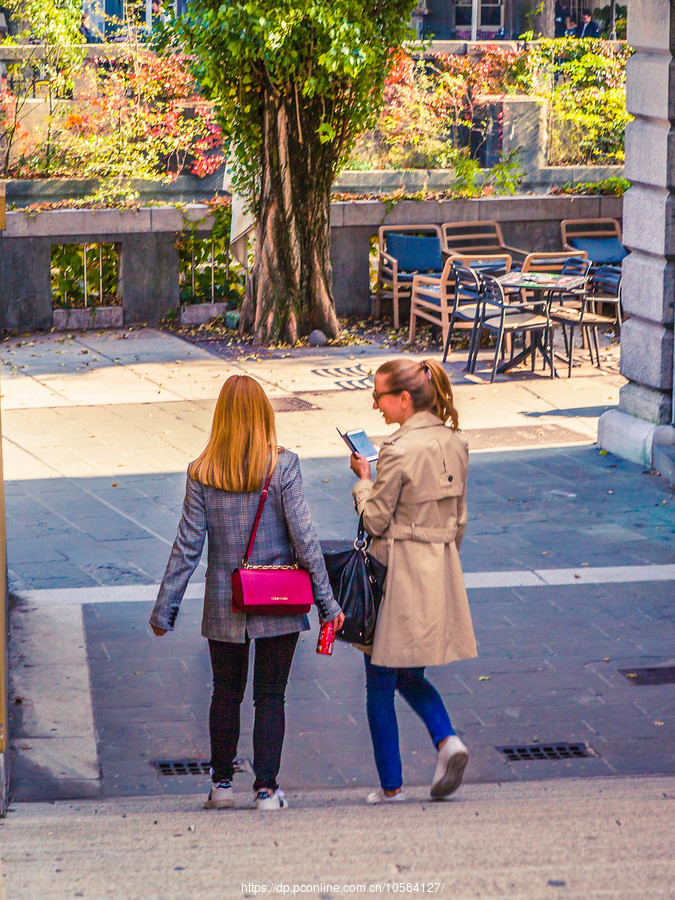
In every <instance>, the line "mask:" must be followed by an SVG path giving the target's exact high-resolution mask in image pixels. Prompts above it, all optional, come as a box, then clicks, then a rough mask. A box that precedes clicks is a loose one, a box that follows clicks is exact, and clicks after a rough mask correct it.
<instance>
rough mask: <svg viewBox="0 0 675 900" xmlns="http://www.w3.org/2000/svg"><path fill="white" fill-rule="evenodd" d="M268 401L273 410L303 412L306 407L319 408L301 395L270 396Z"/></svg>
mask: <svg viewBox="0 0 675 900" xmlns="http://www.w3.org/2000/svg"><path fill="white" fill-rule="evenodd" d="M270 403H271V404H272V409H273V410H274V412H278V413H284V412H303V411H305V410H308V409H321V407H320V406H315V405H314V404H313V403H309V402H308V401H307V400H303V399H302V398H301V397H270Z"/></svg>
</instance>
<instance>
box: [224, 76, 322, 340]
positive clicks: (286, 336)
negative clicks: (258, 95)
mask: <svg viewBox="0 0 675 900" xmlns="http://www.w3.org/2000/svg"><path fill="white" fill-rule="evenodd" d="M320 121H321V111H320V110H319V109H313V108H312V103H311V101H304V102H303V105H301V102H300V98H298V97H297V96H295V95H294V92H293V91H289V93H288V94H286V95H279V94H278V93H273V92H272V91H271V90H269V91H268V92H267V94H266V99H265V111H264V128H263V146H262V174H261V188H260V198H259V202H258V223H257V231H256V249H255V262H254V265H253V269H252V273H251V277H250V282H249V289H248V291H247V295H246V298H245V299H244V303H243V305H242V314H241V319H240V328H241V330H242V332H244V331H251V330H252V331H253V333H254V339H255V341H256V342H257V343H272V342H276V341H284V342H286V343H289V344H294V343H296V341H297V340H298V338H299V337H301V336H302V335H306V334H308V333H309V332H310V331H312V330H313V329H315V328H319V329H321V331H323V332H324V333H325V334H326V336H327V337H329V338H334V337H337V335H338V333H339V324H338V320H337V316H336V315H335V305H334V303H333V298H332V287H331V282H332V269H331V262H330V191H331V183H332V180H333V164H332V163H333V159H332V148H331V146H330V143H326V144H321V142H320V141H319V137H318V135H317V134H316V129H317V122H320Z"/></svg>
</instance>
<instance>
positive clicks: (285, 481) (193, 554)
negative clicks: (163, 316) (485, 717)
mask: <svg viewBox="0 0 675 900" xmlns="http://www.w3.org/2000/svg"><path fill="white" fill-rule="evenodd" d="M270 473H272V477H271V482H270V486H269V494H268V497H267V502H266V503H265V506H264V510H263V514H262V518H261V521H260V526H259V528H258V533H257V536H256V540H255V545H254V549H253V554H252V557H251V563H252V564H253V565H272V566H278V565H286V564H289V563H292V562H293V552H294V551H295V554H296V556H297V558H298V561H299V562H300V565H302V566H304V567H305V568H306V569H308V571H309V573H310V576H311V580H312V588H313V593H314V600H315V602H316V605H317V608H318V611H319V616H320V618H321V620H322V621H334V622H335V627H336V628H339V627H341V625H342V622H343V620H344V617H343V616H342V614H341V611H340V607H339V606H338V605H337V603H336V602H335V599H334V597H333V593H332V591H331V587H330V583H329V581H328V576H327V574H326V567H325V565H324V562H323V556H322V553H321V546H320V544H319V540H318V538H317V535H316V529H315V527H314V525H313V523H312V519H311V516H310V513H309V509H308V507H307V504H306V502H305V497H304V492H303V487H302V476H301V474H300V464H299V461H298V457H297V456H296V455H295V453H291V452H290V451H289V450H284V449H282V448H277V439H276V429H275V424H274V412H273V410H272V407H271V405H270V402H269V400H268V399H267V397H266V396H265V392H264V391H263V389H262V388H261V387H260V385H259V384H258V383H257V382H256V381H255V380H254V379H253V378H250V377H249V376H248V375H232V376H231V377H230V378H228V379H227V381H226V382H225V384H224V385H223V387H222V390H221V392H220V396H219V397H218V402H217V403H216V409H215V412H214V416H213V425H212V429H211V437H210V438H209V442H208V444H207V445H206V447H205V449H204V451H203V452H202V454H201V455H200V456H199V457H198V458H197V459H196V460H195V461H194V462H192V463H191V464H190V466H189V467H188V473H187V487H186V491H185V501H184V503H183V512H182V515H181V520H180V524H179V526H178V534H177V536H176V540H175V542H174V545H173V549H172V550H171V555H170V557H169V562H168V565H167V567H166V572H165V574H164V579H163V581H162V584H161V587H160V590H159V595H158V597H157V601H156V603H155V608H154V610H153V613H152V616H151V617H150V625H151V627H152V630H153V632H154V633H155V634H156V635H158V636H162V635H164V634H166V632H167V631H172V630H173V628H174V625H175V621H176V616H177V615H178V609H179V606H180V603H181V600H182V598H183V595H184V593H185V588H186V587H187V583H188V580H189V578H190V576H191V575H192V573H193V572H194V570H195V569H196V567H197V564H198V563H199V559H200V557H201V554H202V549H203V546H204V539H205V537H206V536H207V535H208V538H209V542H208V567H207V571H206V591H205V594H204V613H203V617H202V634H203V635H204V637H205V638H207V639H208V642H209V653H210V656H211V668H212V670H213V695H212V698H211V708H210V711H209V732H210V737H211V778H212V782H213V783H212V786H211V790H210V793H209V796H208V798H207V800H206V802H205V804H204V805H205V807H206V808H210V809H219V808H224V807H232V806H234V803H235V799H234V793H233V790H232V776H233V774H234V768H233V766H234V759H235V757H236V755H237V744H238V741H239V715H240V707H241V702H242V700H243V698H244V690H245V688H246V680H247V676H248V657H249V644H250V641H251V640H254V641H255V662H254V670H253V702H254V705H255V724H254V728H253V769H254V771H255V782H254V784H253V790H254V791H255V794H256V796H255V803H256V806H257V808H258V809H265V810H270V809H282V808H283V807H284V806H286V800H285V798H284V794H283V791H281V790H280V789H279V785H278V783H277V775H278V773H279V766H280V763H281V750H282V746H283V740H284V730H285V717H284V695H285V689H286V683H287V680H288V675H289V672H290V668H291V663H292V661H293V654H294V652H295V647H296V644H297V641H298V635H299V633H300V632H301V631H306V630H307V629H308V628H309V622H308V619H307V616H306V615H280V614H279V615H277V614H271V615H270V614H268V615H253V614H247V613H240V612H233V611H232V590H231V582H230V575H231V573H232V571H233V569H235V568H237V566H239V565H240V563H241V559H242V557H243V555H244V551H245V549H246V545H247V543H248V539H249V535H250V532H251V526H252V524H253V519H254V517H255V513H256V509H257V506H258V501H259V499H260V492H261V490H262V486H263V483H264V481H265V479H266V477H267V476H268V475H269V474H270Z"/></svg>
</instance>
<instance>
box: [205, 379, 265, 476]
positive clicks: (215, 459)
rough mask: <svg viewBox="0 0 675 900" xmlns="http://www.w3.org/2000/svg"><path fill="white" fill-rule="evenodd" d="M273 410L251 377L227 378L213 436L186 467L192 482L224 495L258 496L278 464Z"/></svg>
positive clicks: (218, 405) (221, 392) (214, 415)
mask: <svg viewBox="0 0 675 900" xmlns="http://www.w3.org/2000/svg"><path fill="white" fill-rule="evenodd" d="M277 456H278V448H277V433H276V427H275V424H274V410H273V409H272V406H271V404H270V401H269V400H268V399H267V396H266V394H265V392H264V391H263V389H262V388H261V387H260V385H259V384H258V382H257V381H255V379H253V378H251V377H250V376H249V375H231V376H230V377H229V378H228V379H227V381H226V382H225V384H224V385H223V386H222V388H221V390H220V395H219V396H218V401H217V403H216V408H215V411H214V413H213V424H212V426H211V437H210V438H209V442H208V444H207V445H206V447H205V448H204V450H203V451H202V453H201V454H200V456H198V457H197V459H196V460H195V461H194V462H193V463H191V464H190V467H189V470H188V471H189V473H190V477H191V478H194V479H195V481H199V482H200V483H201V484H205V485H208V486H209V487H215V488H219V489H220V490H223V491H236V492H237V493H244V492H245V493H249V492H251V491H257V490H259V489H260V486H261V484H262V482H263V481H264V479H265V478H266V476H267V475H268V474H270V475H271V474H272V472H273V471H274V467H275V466H276V464H277Z"/></svg>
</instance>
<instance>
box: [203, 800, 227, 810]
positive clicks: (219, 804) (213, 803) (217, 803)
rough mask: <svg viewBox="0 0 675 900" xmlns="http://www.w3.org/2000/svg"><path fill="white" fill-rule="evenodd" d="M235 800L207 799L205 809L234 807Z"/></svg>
mask: <svg viewBox="0 0 675 900" xmlns="http://www.w3.org/2000/svg"><path fill="white" fill-rule="evenodd" d="M233 806H234V800H205V801H204V809H232V807H233Z"/></svg>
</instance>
